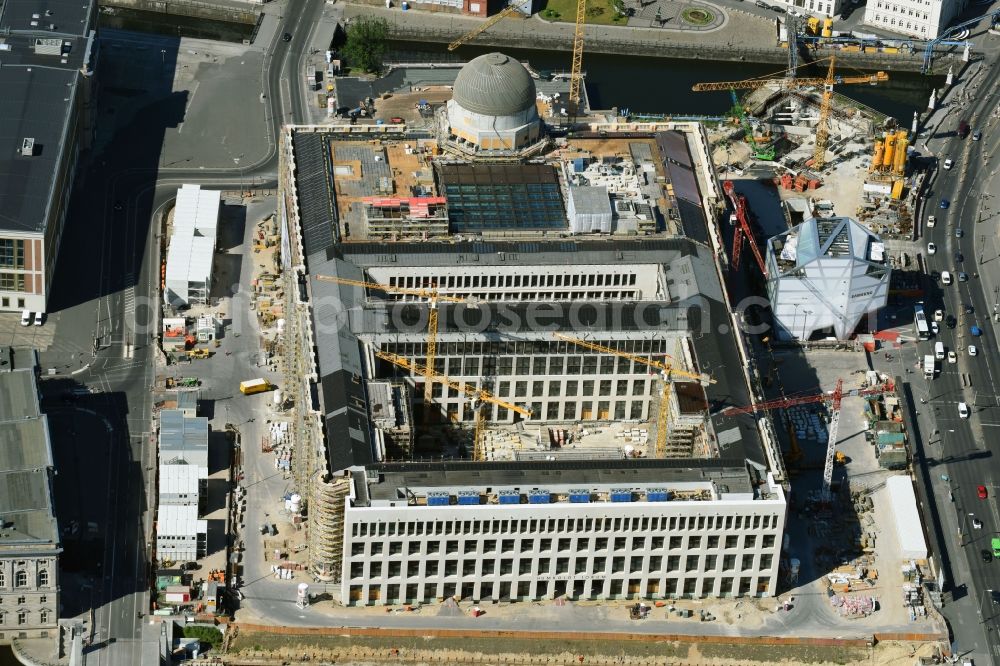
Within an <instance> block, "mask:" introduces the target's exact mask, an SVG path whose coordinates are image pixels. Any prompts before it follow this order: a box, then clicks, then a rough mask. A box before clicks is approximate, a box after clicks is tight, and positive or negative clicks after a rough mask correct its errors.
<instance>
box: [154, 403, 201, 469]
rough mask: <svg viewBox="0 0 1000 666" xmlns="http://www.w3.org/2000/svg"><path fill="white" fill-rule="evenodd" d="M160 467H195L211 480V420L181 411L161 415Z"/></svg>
mask: <svg viewBox="0 0 1000 666" xmlns="http://www.w3.org/2000/svg"><path fill="white" fill-rule="evenodd" d="M159 450H160V464H161V465H192V466H194V467H196V468H197V469H198V478H201V479H207V478H208V419H207V418H205V417H204V416H197V417H190V416H185V414H184V412H183V411H182V410H180V409H164V410H163V411H161V412H160V448H159Z"/></svg>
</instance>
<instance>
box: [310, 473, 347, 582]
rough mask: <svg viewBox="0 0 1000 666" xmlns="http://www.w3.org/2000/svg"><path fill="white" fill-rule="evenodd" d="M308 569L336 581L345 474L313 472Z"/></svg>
mask: <svg viewBox="0 0 1000 666" xmlns="http://www.w3.org/2000/svg"><path fill="white" fill-rule="evenodd" d="M310 486H311V489H312V493H311V498H310V499H311V501H310V503H309V506H310V510H309V573H311V574H312V575H313V577H314V578H316V580H317V581H320V582H323V583H339V582H340V579H341V569H342V568H343V558H344V505H345V502H346V501H347V497H348V495H349V494H350V492H351V481H350V479H349V478H348V477H346V476H338V477H335V478H329V476H328V475H327V474H326V473H325V472H320V473H318V474H316V475H315V476H314V477H313V479H312V483H311V484H310Z"/></svg>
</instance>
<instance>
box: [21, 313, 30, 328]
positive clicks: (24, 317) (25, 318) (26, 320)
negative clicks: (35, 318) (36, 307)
mask: <svg viewBox="0 0 1000 666" xmlns="http://www.w3.org/2000/svg"><path fill="white" fill-rule="evenodd" d="M31 319H32V314H31V310H21V326H31Z"/></svg>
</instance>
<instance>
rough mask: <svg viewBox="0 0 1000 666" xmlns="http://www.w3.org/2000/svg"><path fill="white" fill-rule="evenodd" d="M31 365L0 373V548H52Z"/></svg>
mask: <svg viewBox="0 0 1000 666" xmlns="http://www.w3.org/2000/svg"><path fill="white" fill-rule="evenodd" d="M35 381H36V380H35V371H34V368H24V369H21V370H12V371H8V372H0V521H2V526H0V535H2V537H3V538H2V540H0V548H2V547H3V546H5V545H9V546H17V547H29V548H30V547H31V546H43V545H47V546H57V545H58V543H59V532H58V529H57V525H56V520H55V516H54V515H53V506H52V488H51V478H50V472H51V469H52V465H53V462H52V445H51V442H50V440H49V428H48V420H47V418H46V416H45V415H44V414H43V413H42V412H41V410H40V407H39V404H38V388H37V386H36V383H35Z"/></svg>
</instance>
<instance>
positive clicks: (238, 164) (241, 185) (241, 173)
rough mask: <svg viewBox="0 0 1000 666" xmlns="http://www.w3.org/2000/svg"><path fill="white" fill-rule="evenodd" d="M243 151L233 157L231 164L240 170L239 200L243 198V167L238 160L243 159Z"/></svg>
mask: <svg viewBox="0 0 1000 666" xmlns="http://www.w3.org/2000/svg"><path fill="white" fill-rule="evenodd" d="M243 155H244V153H240V156H239V157H234V158H233V164H234V165H235V166H236V167H238V168H239V170H240V200H242V199H243V167H241V166H240V160H241V159H243Z"/></svg>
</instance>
